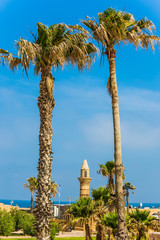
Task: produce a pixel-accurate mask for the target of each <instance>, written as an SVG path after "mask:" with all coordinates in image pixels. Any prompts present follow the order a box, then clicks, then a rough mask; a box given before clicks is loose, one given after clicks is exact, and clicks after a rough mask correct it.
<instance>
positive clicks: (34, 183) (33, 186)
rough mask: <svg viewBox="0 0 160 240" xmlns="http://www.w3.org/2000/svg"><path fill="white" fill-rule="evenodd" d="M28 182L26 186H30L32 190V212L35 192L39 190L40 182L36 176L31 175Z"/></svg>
mask: <svg viewBox="0 0 160 240" xmlns="http://www.w3.org/2000/svg"><path fill="white" fill-rule="evenodd" d="M27 181H28V183H25V184H24V186H25V188H29V190H30V192H31V213H33V193H34V192H35V191H36V190H37V187H38V182H37V178H36V177H30V178H28V179H27Z"/></svg>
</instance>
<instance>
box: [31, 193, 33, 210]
mask: <svg viewBox="0 0 160 240" xmlns="http://www.w3.org/2000/svg"><path fill="white" fill-rule="evenodd" d="M31 213H33V192H32V191H31Z"/></svg>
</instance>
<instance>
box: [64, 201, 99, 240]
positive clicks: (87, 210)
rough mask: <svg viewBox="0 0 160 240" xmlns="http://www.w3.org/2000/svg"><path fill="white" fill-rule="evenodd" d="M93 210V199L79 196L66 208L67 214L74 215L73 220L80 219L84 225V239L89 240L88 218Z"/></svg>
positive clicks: (89, 218)
mask: <svg viewBox="0 0 160 240" xmlns="http://www.w3.org/2000/svg"><path fill="white" fill-rule="evenodd" d="M93 212H94V201H93V200H92V198H90V197H89V198H79V199H78V200H77V201H76V203H74V204H72V205H71V207H70V208H69V210H68V213H69V214H72V215H73V216H74V220H73V221H72V222H75V221H80V222H82V223H84V225H85V236H86V240H91V239H92V238H91V232H90V220H91V217H92V216H93Z"/></svg>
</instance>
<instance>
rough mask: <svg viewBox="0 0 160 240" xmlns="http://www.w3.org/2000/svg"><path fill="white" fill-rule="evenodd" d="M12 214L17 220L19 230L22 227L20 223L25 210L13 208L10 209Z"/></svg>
mask: <svg viewBox="0 0 160 240" xmlns="http://www.w3.org/2000/svg"><path fill="white" fill-rule="evenodd" d="M10 214H11V216H12V217H13V219H14V222H15V230H16V231H18V230H20V229H21V226H20V223H21V220H22V218H23V215H24V212H22V211H21V210H19V209H17V208H12V209H11V210H10Z"/></svg>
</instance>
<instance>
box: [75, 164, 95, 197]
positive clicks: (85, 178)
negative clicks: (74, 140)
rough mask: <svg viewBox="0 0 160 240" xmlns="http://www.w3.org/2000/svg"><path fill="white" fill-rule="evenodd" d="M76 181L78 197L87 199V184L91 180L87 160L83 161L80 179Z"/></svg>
mask: <svg viewBox="0 0 160 240" xmlns="http://www.w3.org/2000/svg"><path fill="white" fill-rule="evenodd" d="M78 180H79V181H80V197H89V184H90V181H91V180H92V178H90V177H89V167H88V163H87V160H84V162H83V164H82V167H81V177H80V178H78Z"/></svg>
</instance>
